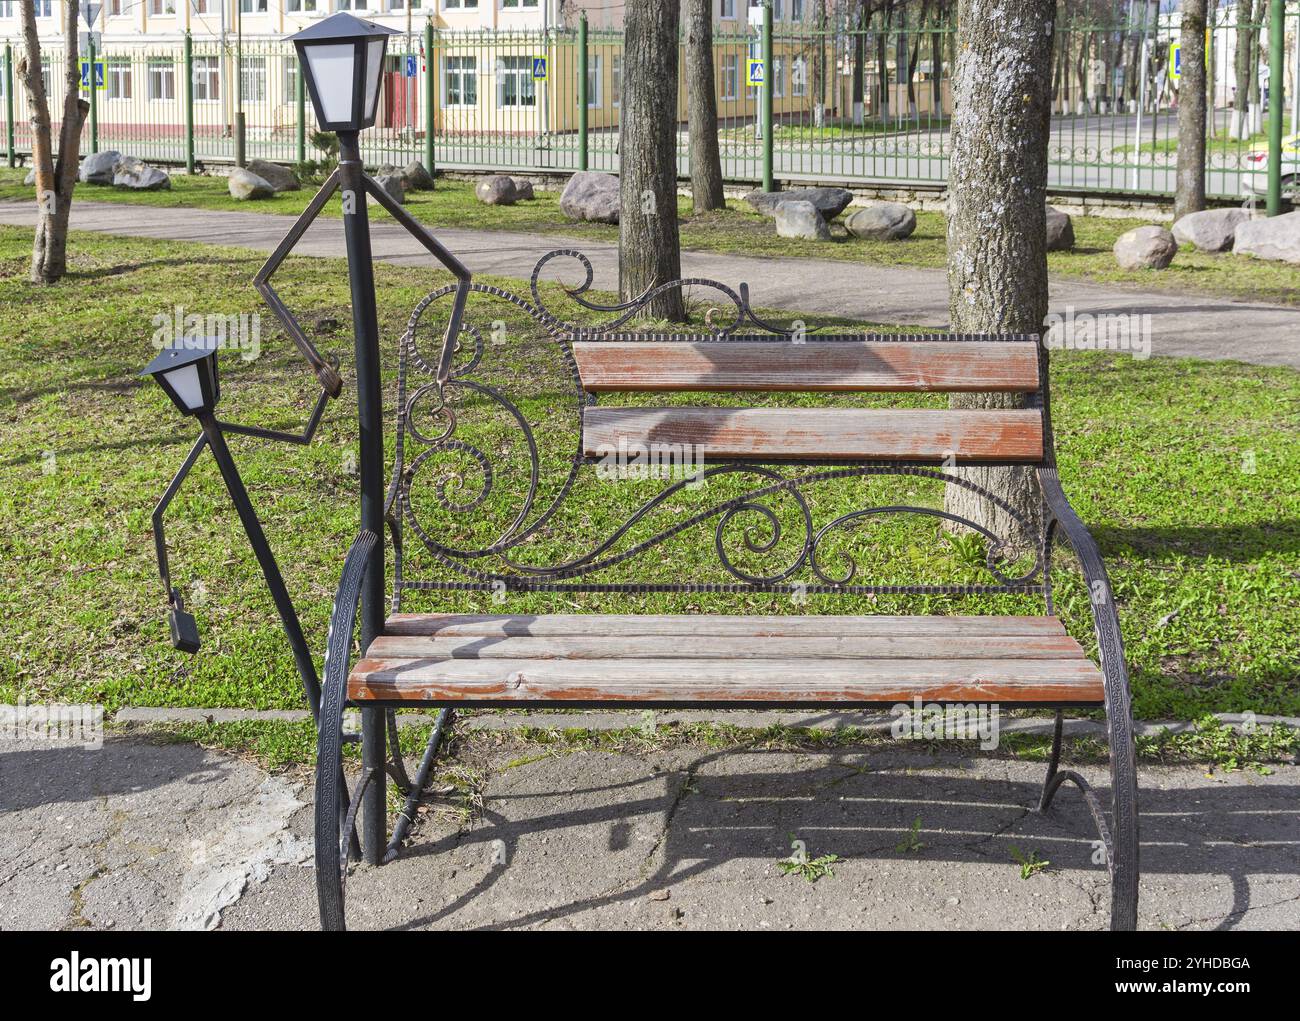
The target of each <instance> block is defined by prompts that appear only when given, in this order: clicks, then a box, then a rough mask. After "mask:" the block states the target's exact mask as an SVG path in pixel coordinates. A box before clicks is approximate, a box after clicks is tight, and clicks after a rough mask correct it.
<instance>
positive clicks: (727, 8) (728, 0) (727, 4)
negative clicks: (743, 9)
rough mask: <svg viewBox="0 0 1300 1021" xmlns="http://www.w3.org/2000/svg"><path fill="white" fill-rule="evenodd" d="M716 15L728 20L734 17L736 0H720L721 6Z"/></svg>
mask: <svg viewBox="0 0 1300 1021" xmlns="http://www.w3.org/2000/svg"><path fill="white" fill-rule="evenodd" d="M718 17H720V18H725V19H726V20H728V21H731V20H733V19H734V18H735V17H736V0H722V6H721V8H720V9H719V10H718Z"/></svg>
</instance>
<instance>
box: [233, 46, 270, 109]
mask: <svg viewBox="0 0 1300 1021" xmlns="http://www.w3.org/2000/svg"><path fill="white" fill-rule="evenodd" d="M239 98H240V99H242V100H243V101H244V102H245V103H261V102H264V101H265V100H266V58H265V57H245V58H244V66H243V67H242V68H241V69H240V73H239Z"/></svg>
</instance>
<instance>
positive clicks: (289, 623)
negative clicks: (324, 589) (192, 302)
mask: <svg viewBox="0 0 1300 1021" xmlns="http://www.w3.org/2000/svg"><path fill="white" fill-rule="evenodd" d="M221 346H222V342H221V340H220V339H219V338H216V337H184V338H182V339H178V340H176V341H173V342H172V343H171V344H169V345H167V346H166V347H164V348H163V349H162V350H161V351H159V352H158V355H157V357H155V358H154V360H153V361H151V362H150V363H149V364H148V365H147V366H146V367H145V369H144V371H143V372H141V373H140V375H141V376H152V377H153V378H154V379H155V380H156V381H157V383H158V385H159V386H160V387H162V389H163V391H164V392H165V393H166V394H167V396H168V397H169V398H171V401H172V403H173V404H175V405H176V407H177V409H178V410H179V411H180V412H181V414H183V415H186V416H188V417H191V418H197V419H198V422H199V426H200V427H201V428H202V430H203V434H202V435H201V436H200V437H199V438H198V440H197V441H196V442H195V444H194V446H193V447H192V448H191V449H190V452H189V454H188V455H187V456H186V458H185V461H184V463H183V464H182V465H181V468H180V471H178V472H177V473H176V477H175V478H173V479H172V481H171V484H170V485H169V486H168V487H167V490H166V492H165V493H163V496H162V499H161V500H159V501H158V506H157V507H156V508H155V509H154V512H153V537H154V548H155V552H156V553H157V555H158V572H159V574H160V575H161V576H162V582H163V587H164V588H165V589H166V592H167V606H168V624H169V626H170V629H171V638H172V645H173V646H174V647H175V648H177V649H179V650H181V651H182V652H190V653H193V652H197V651H198V650H199V645H200V642H199V628H198V622H197V621H196V620H195V619H194V615H193V614H191V613H189V612H187V611H186V609H185V605H184V602H183V601H182V599H181V595H180V593H179V592H178V591H177V590H176V588H175V587H174V586H173V585H172V581H171V570H170V567H169V564H168V561H167V541H166V538H165V536H164V534H163V514H164V513H165V512H166V510H167V507H168V505H169V504H170V503H171V502H172V499H173V498H174V497H175V496H176V494H177V492H179V491H180V488H181V484H182V483H183V482H184V481H185V477H186V476H187V475H189V473H190V469H191V468H193V467H194V463H195V462H196V461H197V460H198V458H199V454H201V453H202V452H203V448H204V447H211V448H212V456H213V457H214V458H216V461H217V466H218V468H220V470H221V477H222V479H223V480H224V481H225V484H226V489H227V491H228V492H229V493H230V499H231V502H232V503H233V504H234V505H235V510H236V512H238V514H239V520H240V522H241V523H242V524H243V526H244V531H245V533H247V535H248V541H249V543H250V544H251V545H252V547H253V553H254V554H255V555H256V556H257V561H258V564H259V565H260V566H261V568H262V574H263V576H264V577H265V579H266V585H267V588H268V589H270V591H271V598H272V599H273V600H274V601H275V608H276V611H277V612H278V613H279V615H280V622H281V623H282V624H283V626H284V631H285V634H286V635H287V636H288V639H289V645H290V646H291V647H292V649H293V656H294V661H295V663H296V665H297V667H298V674H299V676H300V677H301V678H302V684H303V688H304V690H305V691H306V693H307V701H308V704H309V705H310V706H311V710H312V714H313V715H315V714H316V713H317V712H318V710H319V704H320V681H319V679H318V678H317V676H316V665H315V663H314V662H313V660H312V657H311V653H310V652H309V651H308V648H307V640H306V639H305V638H304V637H303V633H302V625H301V624H300V623H299V621H298V614H297V612H296V611H295V610H294V608H293V601H292V600H291V599H290V598H289V591H288V589H287V588H286V587H285V584H284V578H283V577H282V576H281V574H280V568H279V566H278V565H277V564H276V562H275V556H274V555H273V554H272V553H271V547H270V545H269V544H268V543H267V541H266V534H265V533H264V532H263V531H262V525H261V522H260V521H258V518H257V514H256V512H255V511H254V510H253V504H252V502H251V501H250V500H249V498H248V490H247V489H245V488H244V482H243V479H241V478H240V476H239V470H238V469H237V468H236V467H235V461H234V458H233V457H232V456H231V454H230V448H229V447H228V446H227V445H226V438H225V433H227V432H233V433H239V434H242V435H245V436H255V437H259V438H261V439H270V440H282V441H286V442H289V443H299V444H306V443H310V442H311V438H312V436H313V435H315V432H316V427H317V426H318V425H319V424H320V419H321V415H322V413H323V412H324V410H325V404H326V402H327V401H328V400H329V396H330V395H329V393H328V392H327V391H324V390H322V391H321V395H320V397H319V398H318V400H317V402H316V408H315V410H314V411H313V412H312V416H311V419H310V420H309V421H308V423H307V428H306V430H305V431H304V432H303V433H302V434H301V435H296V434H293V433H285V432H277V431H275V430H271V429H260V428H257V427H254V426H243V425H234V424H231V423H228V422H219V421H217V418H216V415H215V412H216V407H217V402H218V401H219V400H220V399H221V379H220V376H219V374H218V372H217V352H218V351H219V350H220V349H221Z"/></svg>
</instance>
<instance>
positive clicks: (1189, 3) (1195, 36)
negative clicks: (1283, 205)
mask: <svg viewBox="0 0 1300 1021" xmlns="http://www.w3.org/2000/svg"><path fill="white" fill-rule="evenodd" d="M1205 10H1206V0H1182V18H1183V20H1182V35H1181V37H1180V40H1179V42H1180V48H1181V50H1182V57H1181V59H1180V64H1181V78H1180V80H1179V90H1178V91H1179V102H1178V180H1177V184H1176V187H1175V190H1174V220H1175V221H1176V220H1178V219H1179V218H1180V217H1183V216H1186V215H1187V214H1188V213H1195V212H1197V211H1198V210H1201V209H1204V208H1205Z"/></svg>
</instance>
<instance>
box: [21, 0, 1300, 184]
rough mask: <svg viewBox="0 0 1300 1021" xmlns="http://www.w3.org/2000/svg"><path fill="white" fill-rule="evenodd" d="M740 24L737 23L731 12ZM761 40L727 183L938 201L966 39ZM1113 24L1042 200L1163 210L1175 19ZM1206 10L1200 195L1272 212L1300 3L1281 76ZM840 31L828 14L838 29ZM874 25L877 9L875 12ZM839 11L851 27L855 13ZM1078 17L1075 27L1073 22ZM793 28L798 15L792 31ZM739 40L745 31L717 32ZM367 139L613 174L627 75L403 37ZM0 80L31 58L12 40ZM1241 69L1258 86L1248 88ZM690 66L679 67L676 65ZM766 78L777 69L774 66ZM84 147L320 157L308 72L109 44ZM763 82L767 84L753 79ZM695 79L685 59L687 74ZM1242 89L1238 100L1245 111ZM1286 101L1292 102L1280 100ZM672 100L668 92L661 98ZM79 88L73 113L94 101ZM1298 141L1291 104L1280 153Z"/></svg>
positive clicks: (821, 22)
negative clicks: (934, 191) (1277, 144)
mask: <svg viewBox="0 0 1300 1021" xmlns="http://www.w3.org/2000/svg"><path fill="white" fill-rule="evenodd" d="M741 6H743V5H741ZM777 6H778V7H784V10H780V11H777V12H776V13H777V14H784V15H785V17H774V18H773V19H772V22H771V30H770V37H768V38H767V39H765V36H764V32H763V30H762V29H761V28H759V27H748V26H745V27H742V28H739V29H735V28H727V29H725V30H722V29H720V30H719V31H718V32H717V33H716V34H715V38H714V88H715V92H716V96H717V106H718V118H719V121H718V129H719V136H720V149H721V152H722V159H723V174H724V176H725V177H726V178H728V179H729V180H732V181H736V182H753V183H762V182H763V181H764V180H765V178H766V177H768V176H770V177H773V178H777V179H785V180H795V181H836V182H845V183H855V182H862V183H883V184H899V185H907V184H913V185H939V184H942V183H943V182H944V181H945V180H946V178H947V173H948V147H949V135H948V128H949V117H950V115H951V112H952V90H951V83H950V79H951V76H952V73H953V68H954V61H955V59H956V56H957V49H958V38H959V33H958V31H957V28H956V26H955V25H954V24H953V22H952V21H951V18H950V16H948V15H944V16H943V17H940V16H939V14H938V13H937V12H939V11H940V10H941V9H943V8H942V6H941V5H939V4H923V3H920V2H905V0H900V2H896V3H894V4H890V5H865V4H864V5H832V4H821V3H813V2H812V0H809V2H807V3H803V4H795V3H793V2H792V0H787V3H785V4H784V5H777ZM1116 6H1117V9H1122V10H1123V11H1124V12H1125V13H1124V15H1123V16H1122V17H1115V18H1107V19H1105V20H1098V19H1097V18H1095V17H1093V16H1085V15H1086V12H1088V11H1090V10H1093V9H1095V8H1092V7H1089V6H1087V5H1080V6H1079V7H1078V8H1076V7H1074V6H1073V5H1066V4H1063V5H1061V14H1060V17H1059V20H1058V24H1057V31H1056V36H1055V39H1054V40H1052V43H1053V61H1052V67H1053V72H1052V73H1053V82H1052V94H1053V104H1052V110H1053V116H1052V125H1051V140H1050V164H1049V182H1048V183H1049V186H1051V187H1053V188H1057V189H1070V190H1081V191H1099V192H1106V193H1134V194H1169V193H1171V192H1172V191H1173V188H1174V175H1175V162H1176V135H1177V112H1176V103H1177V94H1178V87H1179V81H1178V80H1176V79H1175V78H1174V76H1173V74H1172V73H1171V63H1170V62H1171V59H1172V58H1173V56H1174V54H1173V51H1172V50H1171V46H1172V45H1173V44H1175V43H1176V42H1177V40H1178V37H1179V25H1178V15H1177V13H1176V12H1174V13H1169V12H1166V13H1163V14H1162V13H1160V7H1161V5H1160V4H1158V3H1151V4H1146V3H1140V2H1139V3H1132V4H1126V5H1116ZM1212 6H1214V7H1215V11H1214V15H1213V17H1214V19H1215V21H1214V24H1213V25H1212V27H1211V28H1210V31H1209V37H1210V46H1209V54H1210V56H1209V67H1208V70H1209V77H1210V86H1209V93H1210V96H1211V98H1212V100H1213V102H1212V113H1211V116H1210V118H1209V124H1208V128H1207V143H1208V144H1207V153H1208V157H1207V164H1208V165H1207V169H1206V185H1207V192H1208V193H1209V194H1210V195H1213V196H1218V197H1238V196H1241V195H1243V194H1244V193H1247V192H1249V191H1250V190H1252V189H1253V190H1255V191H1256V192H1262V190H1263V183H1262V182H1263V181H1264V180H1265V179H1266V178H1267V169H1268V166H1267V160H1266V159H1265V158H1263V157H1262V156H1261V153H1262V152H1263V151H1264V150H1265V149H1266V148H1267V143H1266V135H1265V130H1266V125H1265V123H1264V120H1265V117H1266V115H1265V114H1264V110H1265V108H1266V107H1267V106H1268V105H1269V104H1280V103H1281V102H1283V98H1282V94H1283V93H1286V94H1287V95H1288V96H1289V95H1291V94H1293V93H1294V91H1295V90H1294V89H1293V88H1292V83H1293V82H1294V80H1295V78H1294V75H1295V64H1296V54H1297V52H1298V47H1297V35H1298V34H1300V3H1297V2H1295V0H1292V2H1291V4H1290V7H1289V9H1288V10H1287V13H1286V15H1285V21H1286V25H1285V31H1284V37H1283V47H1282V50H1283V57H1282V61H1281V65H1280V68H1273V69H1272V73H1271V74H1270V73H1268V72H1267V71H1265V70H1263V69H1267V68H1270V67H1271V64H1273V63H1276V60H1273V61H1270V59H1269V58H1270V47H1269V25H1268V24H1267V19H1268V17H1269V12H1271V11H1272V10H1273V9H1274V6H1275V5H1274V4H1270V3H1268V2H1264V3H1261V4H1259V6H1258V8H1257V9H1258V10H1260V11H1261V17H1262V18H1263V19H1264V20H1263V21H1261V20H1259V19H1255V20H1252V21H1251V22H1250V23H1248V24H1246V25H1245V26H1244V27H1245V30H1246V31H1245V33H1244V35H1245V36H1246V37H1247V39H1246V47H1245V49H1243V50H1242V51H1241V53H1240V54H1239V53H1238V48H1239V47H1238V45H1237V44H1238V42H1239V41H1240V40H1241V39H1242V37H1243V33H1242V32H1239V29H1238V26H1237V25H1236V24H1235V23H1234V21H1233V18H1234V16H1235V11H1236V7H1235V6H1234V7H1227V8H1221V7H1218V5H1212ZM828 8H829V9H831V10H832V11H838V12H839V13H836V14H833V15H832V14H823V13H822V12H824V11H825V10H827V9H828ZM882 8H883V9H882ZM845 11H847V12H848V13H847V14H846V13H844V12H845ZM1080 11H1082V12H1085V13H1079V12H1080ZM796 12H798V13H799V14H800V15H801V17H800V18H799V19H798V20H791V18H790V16H791V15H792V14H794V13H796ZM727 24H731V25H735V24H736V23H735V22H731V23H727ZM390 46H391V52H390V54H389V56H388V58H387V62H388V63H387V66H386V68H385V71H384V80H383V92H382V98H381V101H380V113H379V119H378V122H377V125H376V127H375V128H374V129H373V130H371V131H367V132H366V133H364V135H363V147H364V152H365V156H366V159H367V160H368V161H369V162H371V163H373V164H379V163H385V162H391V163H402V162H405V161H407V160H410V159H422V160H425V161H429V160H430V159H431V160H432V161H433V162H434V163H435V164H436V165H437V166H439V167H441V168H444V169H463V170H504V171H519V172H523V171H548V170H561V171H571V170H577V169H580V168H583V167H587V168H590V169H593V170H608V171H617V169H618V125H619V116H620V106H619V99H620V93H621V89H622V81H623V74H624V67H623V45H622V36H621V34H620V33H618V32H610V31H596V30H591V31H587V29H586V26H585V24H584V23H579V24H578V25H577V26H576V27H574V28H561V29H552V30H549V31H528V32H525V31H512V32H498V31H484V32H450V31H438V30H435V29H433V28H432V27H431V26H429V27H426V28H425V30H424V31H423V32H421V33H418V34H416V35H414V36H412V37H410V38H409V39H408V37H407V36H405V35H397V36H394V37H393V41H392V42H391V44H390ZM7 52H8V53H9V54H10V58H9V61H8V62H7V64H8V66H12V65H13V63H14V62H16V61H17V60H18V59H20V58H21V55H22V54H21V47H20V44H19V43H18V42H16V41H11V43H10V44H9V46H8V48H7ZM43 56H44V59H45V67H46V84H47V88H48V89H49V91H50V93H51V96H52V113H54V115H55V116H56V118H57V116H58V113H59V109H60V101H59V93H60V91H61V89H62V74H61V70H54V71H51V69H59V68H60V67H61V53H60V52H59V51H58V50H57V48H55V49H50V48H47V49H45V50H44V52H43ZM1243 57H1244V60H1245V62H1246V64H1245V65H1243V66H1247V67H1248V70H1249V72H1250V73H1247V74H1245V75H1244V76H1242V77H1241V78H1240V80H1239V78H1238V76H1237V74H1236V66H1237V65H1238V63H1239V62H1240V59H1241V58H1243ZM683 58H684V49H683ZM765 58H766V59H765ZM95 59H96V61H98V62H101V63H102V65H103V68H102V70H103V75H102V77H103V81H102V86H101V87H100V88H98V89H96V90H95V93H94V107H95V109H94V117H93V124H88V125H87V129H86V137H85V138H84V139H83V149H93V148H98V149H101V150H102V149H118V150H120V151H123V152H129V153H131V154H133V155H138V156H141V157H143V158H145V159H147V160H155V161H159V162H172V163H177V164H185V163H187V162H191V161H199V162H207V163H212V162H220V161H224V162H229V161H232V160H233V159H234V158H235V156H236V138H235V134H236V125H237V124H238V123H239V121H240V119H241V118H240V117H239V114H241V113H242V115H243V116H242V120H243V122H244V124H245V125H246V154H247V156H248V157H249V158H263V159H271V160H277V161H281V162H288V163H292V162H296V161H299V160H302V159H304V158H308V159H310V158H315V157H319V155H320V154H319V153H317V152H316V151H315V149H314V147H313V145H312V144H311V136H312V133H313V132H314V131H315V123H314V120H313V117H312V113H311V109H310V104H307V103H305V102H304V100H303V95H302V90H301V88H300V83H299V73H298V64H297V59H296V57H295V56H294V53H293V50H292V47H291V46H290V45H289V44H288V43H286V42H283V41H279V40H277V41H265V40H263V41H248V40H245V41H244V42H243V43H242V45H240V46H235V45H230V46H227V47H226V48H225V49H224V50H223V49H222V48H221V47H220V46H219V44H217V43H216V42H215V41H212V40H206V39H203V40H200V39H195V40H193V42H192V44H187V45H186V46H182V45H178V44H176V43H167V44H165V45H163V44H150V43H148V42H147V41H145V42H143V43H122V44H113V43H111V42H110V43H107V44H106V45H105V52H104V53H102V54H96V55H95ZM753 62H758V63H759V68H760V70H761V72H762V76H763V78H764V83H763V84H762V85H761V86H760V85H756V84H753V82H752V81H751V75H752V73H753V72H752V67H753ZM681 63H682V65H683V67H684V63H685V61H684V59H683V60H682V62H681ZM1242 83H1244V91H1245V95H1244V96H1238V95H1237V93H1238V91H1240V87H1241V85H1242ZM15 84H16V83H15V82H11V81H9V80H8V78H7V77H6V76H3V75H0V88H4V90H5V96H4V100H5V102H4V104H3V106H0V115H3V116H4V120H5V132H6V137H12V138H13V143H12V148H13V150H14V152H15V153H17V154H21V153H23V152H26V151H29V150H30V127H29V118H30V112H29V110H28V104H27V97H26V95H25V94H23V90H22V89H21V87H19V88H18V89H17V91H15V89H14V87H13V86H14V85H15ZM1283 85H1285V87H1283ZM665 87H668V88H672V87H673V84H672V83H665ZM675 87H676V90H677V97H678V109H679V122H680V130H679V135H678V158H679V169H680V171H681V173H682V174H683V175H685V174H687V173H689V166H690V151H689V143H688V135H687V130H686V124H685V117H686V85H685V81H684V80H683V77H682V75H679V80H678V81H677V83H676V85H675ZM90 91H91V90H90V89H89V88H88V87H87V88H84V89H83V95H86V96H87V97H89V96H90ZM1295 130H1296V117H1295V110H1294V104H1293V103H1292V105H1291V112H1290V128H1289V133H1294V132H1295ZM1298 158H1300V153H1297V148H1296V145H1295V143H1294V141H1292V142H1291V143H1290V144H1289V145H1286V146H1284V147H1283V159H1282V161H1281V166H1280V170H1279V173H1280V176H1281V177H1282V179H1283V187H1284V188H1285V187H1291V188H1294V187H1295V184H1294V180H1295V176H1296V174H1297V172H1298V170H1300V168H1298V167H1297V165H1296V160H1297V159H1298Z"/></svg>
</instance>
